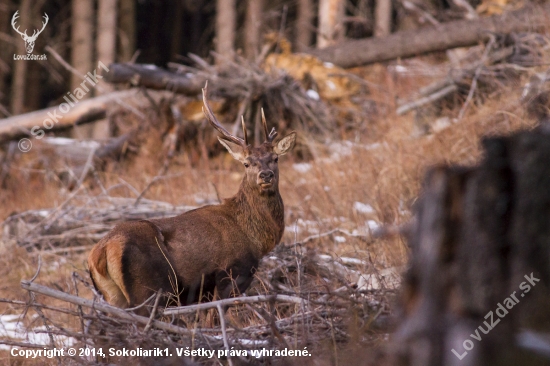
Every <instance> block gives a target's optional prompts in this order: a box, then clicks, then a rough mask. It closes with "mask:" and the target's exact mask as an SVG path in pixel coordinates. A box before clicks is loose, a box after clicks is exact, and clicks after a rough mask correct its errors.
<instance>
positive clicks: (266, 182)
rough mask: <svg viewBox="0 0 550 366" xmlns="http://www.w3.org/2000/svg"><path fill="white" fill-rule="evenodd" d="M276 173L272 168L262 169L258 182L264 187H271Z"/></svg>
mask: <svg viewBox="0 0 550 366" xmlns="http://www.w3.org/2000/svg"><path fill="white" fill-rule="evenodd" d="M274 177H275V173H273V171H272V170H262V171H261V172H259V173H258V184H259V185H260V186H261V187H262V188H270V187H271V186H272V185H273V178H274Z"/></svg>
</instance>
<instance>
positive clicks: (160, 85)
mask: <svg viewBox="0 0 550 366" xmlns="http://www.w3.org/2000/svg"><path fill="white" fill-rule="evenodd" d="M103 76H104V77H105V79H104V80H106V81H108V82H109V83H112V84H123V83H129V84H130V85H132V86H143V87H146V88H149V89H155V90H168V91H172V92H174V93H180V94H185V95H191V96H196V95H197V94H200V93H201V90H202V87H203V86H204V83H205V81H206V79H204V78H202V77H197V76H195V75H193V76H191V77H189V76H186V75H180V74H176V73H174V72H170V71H166V70H164V69H161V68H160V67H157V66H155V65H139V64H117V63H114V64H110V65H109V72H105V73H104V74H103Z"/></svg>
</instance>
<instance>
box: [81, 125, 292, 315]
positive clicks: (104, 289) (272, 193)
mask: <svg viewBox="0 0 550 366" xmlns="http://www.w3.org/2000/svg"><path fill="white" fill-rule="evenodd" d="M294 140H295V134H294V133H292V134H291V135H289V136H287V137H285V138H283V139H281V140H280V141H279V143H278V144H275V145H273V144H272V143H271V142H265V143H264V144H262V145H261V146H259V147H257V148H252V147H250V146H248V147H246V148H243V147H242V146H241V147H239V146H237V145H236V144H234V143H233V142H231V141H227V140H220V141H221V142H222V144H223V145H224V146H225V147H226V148H227V149H228V150H229V151H230V152H231V154H232V155H233V156H234V157H235V158H236V159H237V160H239V161H241V162H242V163H243V164H244V165H245V167H246V174H245V176H244V178H243V180H242V182H241V186H240V189H239V191H238V193H237V194H236V195H235V196H234V197H232V198H229V199H227V200H225V201H224V202H223V203H222V204H220V205H211V206H205V207H201V208H198V209H196V210H192V211H189V212H186V213H184V214H181V215H179V216H176V217H172V218H166V219H156V220H141V221H134V222H125V223H121V224H119V225H117V226H116V227H115V228H114V229H113V230H111V232H110V233H109V234H107V235H106V236H105V237H104V238H103V239H102V240H101V241H100V242H99V243H98V244H97V245H96V246H95V247H94V248H93V249H92V251H91V253H90V255H89V258H88V266H89V269H90V275H91V277H92V280H93V282H94V285H95V286H96V288H97V289H98V290H99V291H100V292H101V293H102V294H103V295H104V297H105V299H106V300H107V301H108V302H109V303H111V304H113V305H116V306H119V307H133V306H136V305H139V304H140V303H142V302H144V301H145V300H146V299H147V298H149V297H150V296H151V295H152V294H154V293H155V292H156V291H157V290H159V289H162V291H163V292H164V293H165V294H167V293H170V294H172V295H165V297H164V302H165V304H166V305H170V304H178V303H179V304H182V305H183V304H190V303H193V302H196V301H198V300H199V293H200V291H201V288H200V287H201V283H202V286H203V288H202V292H203V294H204V297H205V299H204V300H206V299H211V298H212V296H213V294H214V290H217V293H218V294H219V296H220V297H221V298H227V297H229V296H235V295H238V294H240V293H242V292H244V291H245V290H246V289H247V288H248V286H249V285H250V283H251V282H252V279H253V276H254V273H255V271H256V268H257V266H258V263H259V261H260V259H261V258H262V256H264V255H265V254H267V253H268V252H269V251H271V250H272V249H273V248H274V247H275V245H277V244H278V243H279V241H280V240H281V237H282V235H283V231H284V205H283V200H282V198H281V196H280V194H279V188H278V183H279V170H278V164H277V160H278V154H284V153H286V152H287V151H289V150H290V149H292V147H293V145H294ZM266 172H267V173H266Z"/></svg>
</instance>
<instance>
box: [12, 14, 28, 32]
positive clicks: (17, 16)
mask: <svg viewBox="0 0 550 366" xmlns="http://www.w3.org/2000/svg"><path fill="white" fill-rule="evenodd" d="M18 14H19V10H17V11H16V12H15V14H13V17H11V27H12V28H13V29H14V30H15V31H16V32H17V33H19V34H20V35H21V36H23V37H29V36H28V35H27V30H26V29H25V32H21V31H20V30H19V26H17V28H15V21H16V20H17V18H19V15H18Z"/></svg>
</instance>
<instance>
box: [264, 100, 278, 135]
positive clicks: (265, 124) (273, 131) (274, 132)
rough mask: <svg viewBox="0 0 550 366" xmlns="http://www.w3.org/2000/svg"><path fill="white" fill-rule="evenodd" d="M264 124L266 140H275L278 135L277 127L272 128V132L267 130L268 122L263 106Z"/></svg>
mask: <svg viewBox="0 0 550 366" xmlns="http://www.w3.org/2000/svg"><path fill="white" fill-rule="evenodd" d="M262 124H263V125H264V133H265V140H266V141H267V142H273V140H274V139H275V137H277V131H275V127H273V128H272V129H271V132H269V133H268V132H267V122H266V120H265V114H264V109H263V108H262Z"/></svg>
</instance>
